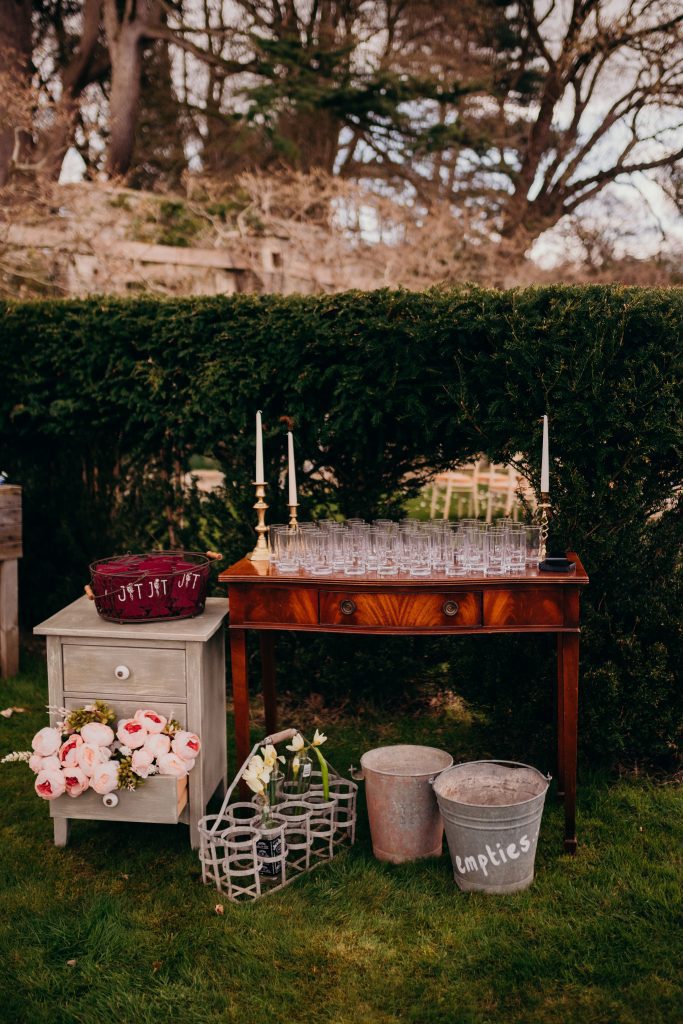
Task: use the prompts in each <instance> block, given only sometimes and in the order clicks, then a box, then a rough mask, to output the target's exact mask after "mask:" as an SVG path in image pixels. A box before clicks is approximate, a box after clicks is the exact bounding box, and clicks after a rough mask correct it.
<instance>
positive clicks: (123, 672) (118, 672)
mask: <svg viewBox="0 0 683 1024" xmlns="http://www.w3.org/2000/svg"><path fill="white" fill-rule="evenodd" d="M114 675H115V676H116V678H117V679H128V677H129V676H130V669H129V668H128V667H127V666H126V665H117V666H116V668H115V669H114Z"/></svg>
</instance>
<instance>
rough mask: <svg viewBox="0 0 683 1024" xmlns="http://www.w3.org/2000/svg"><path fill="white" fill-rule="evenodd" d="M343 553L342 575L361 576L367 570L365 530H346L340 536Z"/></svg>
mask: <svg viewBox="0 0 683 1024" xmlns="http://www.w3.org/2000/svg"><path fill="white" fill-rule="evenodd" d="M342 550H343V553H344V575H345V576H363V575H364V573H365V572H366V571H367V551H366V543H365V532H364V531H362V530H346V531H345V533H344V534H343V538H342Z"/></svg>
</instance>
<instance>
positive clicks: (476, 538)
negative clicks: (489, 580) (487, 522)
mask: <svg viewBox="0 0 683 1024" xmlns="http://www.w3.org/2000/svg"><path fill="white" fill-rule="evenodd" d="M464 534H465V540H464V552H463V554H464V561H465V567H466V569H467V571H468V572H470V573H472V574H473V575H475V576H476V575H483V573H484V566H485V552H486V531H485V530H480V529H478V528H477V527H474V528H472V527H465V530H464Z"/></svg>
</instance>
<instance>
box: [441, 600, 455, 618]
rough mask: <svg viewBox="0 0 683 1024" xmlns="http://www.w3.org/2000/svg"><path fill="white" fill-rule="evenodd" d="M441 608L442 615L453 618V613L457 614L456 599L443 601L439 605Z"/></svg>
mask: <svg viewBox="0 0 683 1024" xmlns="http://www.w3.org/2000/svg"><path fill="white" fill-rule="evenodd" d="M441 610H442V612H443V613H444V615H448V617H449V618H451V619H452V618H453V616H454V615H457V614H458V602H457V601H444V603H443V604H442V605H441Z"/></svg>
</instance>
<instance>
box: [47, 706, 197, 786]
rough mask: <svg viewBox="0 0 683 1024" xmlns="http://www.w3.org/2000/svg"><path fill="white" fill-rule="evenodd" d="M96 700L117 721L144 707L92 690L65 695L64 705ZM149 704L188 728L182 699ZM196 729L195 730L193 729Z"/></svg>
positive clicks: (185, 709)
mask: <svg viewBox="0 0 683 1024" xmlns="http://www.w3.org/2000/svg"><path fill="white" fill-rule="evenodd" d="M96 700H101V701H104V703H105V704H107V705H108V706H109V707H110V708H111V709H112V710H113V712H114V714H115V715H116V721H117V722H118V721H119V719H120V718H132V717H133V715H134V714H135V712H136V711H137V710H138V709H139V708H140V707H142V705H141V703H140V701H139V700H135V699H133V700H130V699H126V700H121V699H120V698H119V697H115V698H114V699H113V700H112V698H111V697H107V696H104V697H103V696H102V694H101V693H98V692H97V691H95V692H94V693H93V691H92V690H91V691H90V692H89V693H83V694H81V695H80V696H79V697H65V698H64V707H65V708H68V709H69V710H70V709H71V708H82V707H83V705H84V704H94V703H95V701H96ZM149 706H150V707H151V709H152V711H156V712H157V714H159V715H163V716H164V718H175V720H176V722H180V728H181V729H187V706H186V705H185V704H184V703H181V702H180V701H179V702H178V703H177V704H169V703H168V702H167V701H162V700H156V699H153V700H151V701H149ZM192 731H194V730H192ZM114 732H116V726H114ZM69 800H71V797H69Z"/></svg>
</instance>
